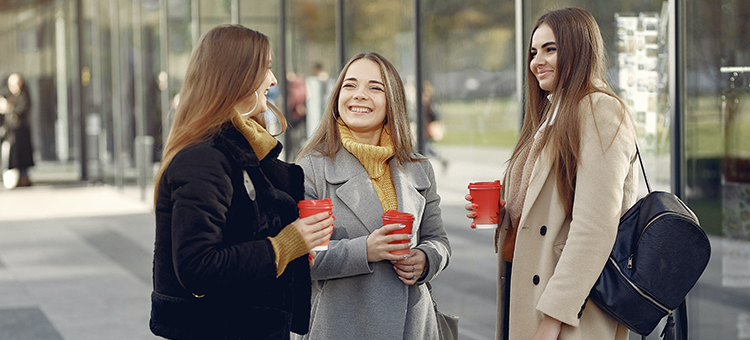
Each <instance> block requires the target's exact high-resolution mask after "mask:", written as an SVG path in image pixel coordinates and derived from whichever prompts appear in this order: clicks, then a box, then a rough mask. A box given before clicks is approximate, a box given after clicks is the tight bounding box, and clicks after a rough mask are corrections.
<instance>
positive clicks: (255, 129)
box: [232, 110, 279, 160]
mask: <svg viewBox="0 0 750 340" xmlns="http://www.w3.org/2000/svg"><path fill="white" fill-rule="evenodd" d="M235 111H237V110H235ZM232 125H234V127H235V128H236V129H237V130H239V131H240V133H242V135H243V136H245V139H247V142H248V143H250V146H251V147H252V148H253V151H255V155H256V156H257V157H258V160H263V158H266V156H267V155H268V153H269V152H271V150H273V148H274V147H276V144H277V143H278V142H279V141H277V140H276V138H274V137H273V136H271V134H270V133H269V132H268V130H266V129H265V128H264V127H263V126H261V125H260V123H258V122H257V121H255V119H251V118H248V119H245V118H242V116H241V115H240V114H239V111H237V114H236V115H234V116H233V117H232Z"/></svg>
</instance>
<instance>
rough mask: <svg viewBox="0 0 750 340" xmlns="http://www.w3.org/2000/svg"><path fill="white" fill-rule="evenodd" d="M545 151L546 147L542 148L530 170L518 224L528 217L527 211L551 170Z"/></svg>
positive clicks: (521, 223) (550, 163) (532, 204)
mask: <svg viewBox="0 0 750 340" xmlns="http://www.w3.org/2000/svg"><path fill="white" fill-rule="evenodd" d="M547 151H548V149H547V148H543V149H542V152H540V153H539V156H538V157H537V159H536V161H535V162H534V169H533V170H532V171H531V177H530V178H529V187H528V189H526V199H525V200H524V202H523V211H522V212H521V222H520V223H519V224H518V225H523V224H524V222H525V220H526V218H528V217H529V211H530V210H531V207H533V206H534V202H535V201H536V199H537V198H538V197H539V194H540V193H541V192H542V189H543V188H544V183H545V182H547V177H548V176H549V175H550V171H551V170H552V161H551V160H550V157H549V154H548V152H547Z"/></svg>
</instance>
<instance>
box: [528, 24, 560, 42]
mask: <svg viewBox="0 0 750 340" xmlns="http://www.w3.org/2000/svg"><path fill="white" fill-rule="evenodd" d="M548 42H555V34H554V33H553V32H552V28H551V27H550V26H549V25H547V24H542V25H540V26H539V27H538V28H537V29H536V31H534V35H533V36H532V37H531V47H532V48H540V47H541V46H542V45H544V44H545V43H548Z"/></svg>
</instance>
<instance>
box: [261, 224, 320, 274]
mask: <svg viewBox="0 0 750 340" xmlns="http://www.w3.org/2000/svg"><path fill="white" fill-rule="evenodd" d="M268 239H269V240H270V241H271V245H272V246H273V252H274V254H276V277H279V276H281V274H283V273H284V270H285V269H286V266H287V265H288V264H289V262H292V260H294V259H296V258H298V257H300V256H304V255H305V254H307V253H309V252H310V250H309V249H307V243H305V239H304V238H303V237H302V234H300V233H299V231H297V228H296V227H295V226H293V225H291V224H290V225H288V226H286V227H285V228H284V229H282V230H281V232H279V234H278V235H276V236H274V237H269V238H268Z"/></svg>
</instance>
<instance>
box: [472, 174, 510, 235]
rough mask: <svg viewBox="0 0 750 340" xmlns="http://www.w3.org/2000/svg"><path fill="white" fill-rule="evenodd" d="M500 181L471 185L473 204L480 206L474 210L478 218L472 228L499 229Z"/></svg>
mask: <svg viewBox="0 0 750 340" xmlns="http://www.w3.org/2000/svg"><path fill="white" fill-rule="evenodd" d="M502 187H503V186H502V184H500V181H494V182H474V183H470V184H469V195H471V202H472V203H474V204H477V205H478V206H477V207H476V208H475V209H474V212H476V213H477V216H476V217H474V223H472V224H471V227H472V228H476V229H494V228H496V227H497V223H498V222H499V221H498V219H499V217H500V189H501V188H502Z"/></svg>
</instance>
